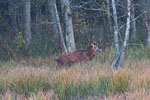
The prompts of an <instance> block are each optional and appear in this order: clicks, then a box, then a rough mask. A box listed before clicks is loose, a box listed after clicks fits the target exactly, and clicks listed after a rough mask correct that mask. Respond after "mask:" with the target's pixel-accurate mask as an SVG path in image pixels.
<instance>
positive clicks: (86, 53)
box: [55, 42, 102, 65]
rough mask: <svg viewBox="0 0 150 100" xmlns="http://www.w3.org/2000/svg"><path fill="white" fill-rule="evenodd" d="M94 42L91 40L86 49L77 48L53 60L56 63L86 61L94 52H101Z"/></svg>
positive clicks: (92, 56)
mask: <svg viewBox="0 0 150 100" xmlns="http://www.w3.org/2000/svg"><path fill="white" fill-rule="evenodd" d="M101 51H102V49H101V48H99V47H98V45H97V43H96V42H91V45H90V47H89V48H88V49H87V50H79V51H76V52H73V53H70V54H65V55H61V56H59V57H57V58H56V59H55V61H56V62H57V64H58V65H71V64H75V63H80V62H81V63H86V62H88V61H90V60H92V59H93V58H94V56H95V55H96V52H101Z"/></svg>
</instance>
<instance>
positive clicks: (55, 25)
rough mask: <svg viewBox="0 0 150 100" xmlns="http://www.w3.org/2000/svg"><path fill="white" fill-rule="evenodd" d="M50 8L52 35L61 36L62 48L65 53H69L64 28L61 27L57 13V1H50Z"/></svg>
mask: <svg viewBox="0 0 150 100" xmlns="http://www.w3.org/2000/svg"><path fill="white" fill-rule="evenodd" d="M48 6H49V11H50V21H51V22H52V25H51V26H52V31H51V32H52V33H54V34H57V33H58V34H59V36H60V42H61V46H62V48H63V51H64V52H65V53H67V48H66V45H65V42H64V38H63V32H62V28H61V25H60V20H59V16H58V12H57V7H56V1H55V0H48Z"/></svg>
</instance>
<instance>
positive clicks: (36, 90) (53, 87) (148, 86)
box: [0, 48, 150, 100]
mask: <svg viewBox="0 0 150 100" xmlns="http://www.w3.org/2000/svg"><path fill="white" fill-rule="evenodd" d="M139 49H140V48H139ZM112 50H113V49H112ZM135 50H136V49H135ZM143 51H144V52H145V53H143ZM107 52H108V53H107ZM141 52H142V53H141ZM112 53H113V51H111V54H109V50H106V55H105V56H106V57H105V62H103V61H104V60H103V59H104V58H103V57H104V56H103V54H100V57H101V58H98V57H96V58H95V59H94V60H93V61H91V62H89V63H88V64H85V65H80V64H76V65H74V66H71V67H70V68H59V69H55V67H56V66H55V64H54V63H53V61H52V59H49V58H45V59H42V58H29V59H20V60H18V61H17V60H16V61H15V60H11V61H8V62H0V66H1V69H0V70H1V71H0V94H1V96H0V99H2V100H20V99H24V100H58V99H59V100H79V99H89V100H93V99H96V100H101V99H102V100H123V99H124V98H126V99H127V100H141V99H143V100H146V99H147V98H148V99H149V96H148V95H149V92H150V74H149V73H150V62H149V61H150V60H149V53H148V51H147V50H146V49H144V48H142V49H141V51H140V50H136V54H134V52H132V51H130V49H129V50H128V51H127V52H126V53H127V55H129V56H126V63H125V66H124V68H120V69H118V70H115V71H114V70H112V68H111V62H112V60H113V56H112ZM138 53H139V55H138ZM145 54H146V55H145ZM130 55H134V56H132V57H131V56H130ZM137 55H138V56H141V57H144V58H143V60H139V58H140V57H139V58H138V57H137V59H135V58H136V56H137ZM144 55H145V56H144ZM107 60H108V61H107Z"/></svg>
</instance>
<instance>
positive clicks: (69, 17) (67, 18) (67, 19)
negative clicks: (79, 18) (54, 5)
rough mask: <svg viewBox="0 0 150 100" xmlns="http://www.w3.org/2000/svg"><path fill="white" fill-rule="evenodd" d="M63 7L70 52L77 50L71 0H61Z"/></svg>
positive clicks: (67, 43)
mask: <svg viewBox="0 0 150 100" xmlns="http://www.w3.org/2000/svg"><path fill="white" fill-rule="evenodd" d="M61 9H62V14H63V22H64V32H65V36H66V45H67V49H68V52H73V51H75V50H76V47H75V41H74V31H73V25H72V14H71V9H70V2H69V0H61Z"/></svg>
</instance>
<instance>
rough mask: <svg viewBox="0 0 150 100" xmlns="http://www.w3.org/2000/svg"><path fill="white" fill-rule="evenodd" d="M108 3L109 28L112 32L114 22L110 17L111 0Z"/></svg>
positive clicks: (107, 0)
mask: <svg viewBox="0 0 150 100" xmlns="http://www.w3.org/2000/svg"><path fill="white" fill-rule="evenodd" d="M106 2H107V19H108V26H109V31H110V32H111V31H112V21H111V17H110V15H111V14H110V0H106Z"/></svg>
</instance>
